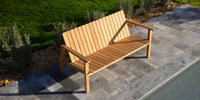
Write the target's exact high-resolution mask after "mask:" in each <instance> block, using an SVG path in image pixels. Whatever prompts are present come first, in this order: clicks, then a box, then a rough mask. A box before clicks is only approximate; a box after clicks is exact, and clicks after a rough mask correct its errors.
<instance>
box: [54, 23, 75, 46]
mask: <svg viewBox="0 0 200 100" xmlns="http://www.w3.org/2000/svg"><path fill="white" fill-rule="evenodd" d="M53 25H54V32H53V40H54V42H55V44H56V45H60V44H62V43H64V40H63V38H62V33H63V32H65V31H68V30H70V29H73V28H75V27H76V26H77V24H76V23H74V22H72V23H71V24H67V23H66V22H65V20H64V21H63V22H58V23H53Z"/></svg>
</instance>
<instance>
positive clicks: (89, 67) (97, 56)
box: [59, 11, 155, 93]
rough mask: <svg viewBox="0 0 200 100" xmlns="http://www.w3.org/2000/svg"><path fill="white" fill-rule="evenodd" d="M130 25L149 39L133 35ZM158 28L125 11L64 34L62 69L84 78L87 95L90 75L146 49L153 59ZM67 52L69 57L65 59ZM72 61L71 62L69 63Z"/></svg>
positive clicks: (61, 56) (60, 67)
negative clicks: (143, 30)
mask: <svg viewBox="0 0 200 100" xmlns="http://www.w3.org/2000/svg"><path fill="white" fill-rule="evenodd" d="M127 23H131V24H134V25H136V26H141V27H144V28H147V29H148V38H147V39H144V38H141V37H137V36H133V35H130V33H129V30H128V26H127ZM153 30H155V28H153V27H151V26H147V25H144V24H141V23H138V22H134V21H131V20H127V19H125V16H124V13H123V11H119V12H117V13H114V14H111V15H109V16H106V17H104V18H101V19H99V20H96V21H93V22H91V23H88V24H86V25H83V26H80V27H77V28H75V29H72V30H70V31H67V32H64V33H63V38H64V40H65V45H61V54H60V66H59V70H60V71H61V72H63V66H64V64H65V65H67V66H69V67H72V68H74V69H76V70H78V71H80V72H82V73H83V74H84V75H85V89H86V93H88V92H89V91H90V85H89V76H90V75H93V74H95V73H96V72H98V71H100V70H102V69H104V68H106V67H108V66H110V65H111V64H113V63H115V62H117V61H119V60H121V59H123V58H124V57H126V56H128V55H130V54H132V53H134V52H136V51H138V50H140V49H142V48H144V47H146V46H147V58H149V57H150V51H151V37H152V31H153ZM66 53H67V54H68V55H69V57H67V58H66ZM69 60H70V62H69Z"/></svg>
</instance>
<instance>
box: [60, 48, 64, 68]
mask: <svg viewBox="0 0 200 100" xmlns="http://www.w3.org/2000/svg"><path fill="white" fill-rule="evenodd" d="M60 50H61V51H60V64H59V71H60V72H63V67H64V59H65V49H63V48H62V47H61V49H60Z"/></svg>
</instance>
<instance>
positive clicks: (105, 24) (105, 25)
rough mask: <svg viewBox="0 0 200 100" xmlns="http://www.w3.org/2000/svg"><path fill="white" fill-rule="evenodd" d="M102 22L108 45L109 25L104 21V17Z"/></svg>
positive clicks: (109, 36) (109, 37) (109, 38)
mask: <svg viewBox="0 0 200 100" xmlns="http://www.w3.org/2000/svg"><path fill="white" fill-rule="evenodd" d="M101 21H102V24H103V27H104V29H105V32H106V35H107V40H108V41H107V42H106V45H109V42H110V40H111V34H110V32H109V30H110V29H109V27H108V24H107V22H106V19H105V18H103V19H102V20H101Z"/></svg>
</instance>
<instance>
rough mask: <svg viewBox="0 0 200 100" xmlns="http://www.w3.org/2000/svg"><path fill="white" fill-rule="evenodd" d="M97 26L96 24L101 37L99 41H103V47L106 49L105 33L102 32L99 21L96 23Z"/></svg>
mask: <svg viewBox="0 0 200 100" xmlns="http://www.w3.org/2000/svg"><path fill="white" fill-rule="evenodd" d="M95 24H96V28H97V30H98V34H99V36H100V37H99V39H101V43H102V47H103V48H104V47H106V42H105V39H104V35H103V32H102V29H101V26H100V23H99V20H97V21H95Z"/></svg>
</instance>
